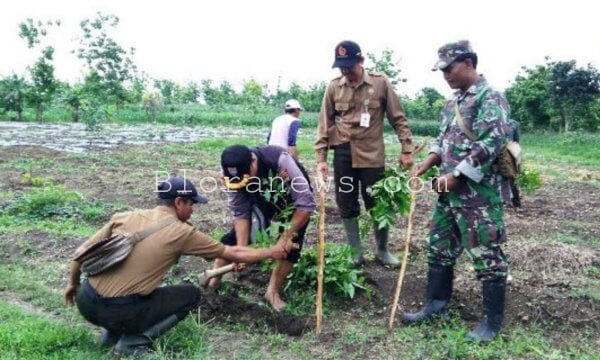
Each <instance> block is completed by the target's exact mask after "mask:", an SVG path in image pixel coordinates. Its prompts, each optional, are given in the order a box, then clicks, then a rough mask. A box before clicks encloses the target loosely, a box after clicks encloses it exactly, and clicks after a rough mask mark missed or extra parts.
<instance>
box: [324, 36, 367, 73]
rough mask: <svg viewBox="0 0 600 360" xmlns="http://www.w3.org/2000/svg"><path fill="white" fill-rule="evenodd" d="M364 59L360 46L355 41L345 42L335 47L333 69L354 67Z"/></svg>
mask: <svg viewBox="0 0 600 360" xmlns="http://www.w3.org/2000/svg"><path fill="white" fill-rule="evenodd" d="M362 59H363V56H362V52H361V51H360V46H358V44H357V43H355V42H354V41H350V40H344V41H342V42H341V43H339V44H337V46H336V47H335V61H334V62H333V66H332V67H334V68H336V67H352V66H353V65H354V64H356V63H357V62H358V61H359V60H362Z"/></svg>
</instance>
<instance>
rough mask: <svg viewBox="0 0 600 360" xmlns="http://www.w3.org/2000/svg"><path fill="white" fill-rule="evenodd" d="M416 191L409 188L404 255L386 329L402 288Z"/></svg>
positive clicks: (391, 321)
mask: <svg viewBox="0 0 600 360" xmlns="http://www.w3.org/2000/svg"><path fill="white" fill-rule="evenodd" d="M416 196H417V195H416V191H413V190H411V192H410V211H409V213H408V226H407V227H406V240H405V244H404V256H403V258H402V266H401V267H400V274H399V276H398V282H397V283H396V293H395V294H394V301H393V303H392V311H391V313H390V321H389V323H388V330H389V331H392V329H393V328H394V318H395V317H396V308H397V307H398V301H399V300H400V290H402V282H403V281H404V272H405V271H406V264H407V263H408V252H409V249H410V236H411V232H412V220H413V214H414V212H415V198H416Z"/></svg>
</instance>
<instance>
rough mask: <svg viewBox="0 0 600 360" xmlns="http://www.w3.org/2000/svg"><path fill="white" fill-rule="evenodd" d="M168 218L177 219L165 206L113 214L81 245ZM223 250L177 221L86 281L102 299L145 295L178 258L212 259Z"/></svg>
mask: <svg viewBox="0 0 600 360" xmlns="http://www.w3.org/2000/svg"><path fill="white" fill-rule="evenodd" d="M169 216H177V215H176V214H175V210H174V209H173V208H172V207H169V206H157V207H155V208H154V209H150V210H139V211H128V212H123V213H117V214H115V215H113V217H112V218H111V220H110V221H109V222H108V223H107V224H106V225H104V227H102V229H100V230H99V231H98V232H96V234H94V235H93V236H92V237H90V238H89V239H88V240H87V241H86V242H84V243H83V244H82V245H81V246H86V247H87V246H89V245H90V244H93V243H95V242H97V241H100V240H102V239H104V238H106V237H108V236H110V235H111V234H114V233H120V234H124V233H128V234H133V233H135V232H137V231H140V230H143V229H145V228H147V227H148V226H150V225H152V224H154V223H155V222H157V221H161V220H163V219H165V218H167V217H169ZM224 251H225V246H224V245H223V244H221V243H219V242H216V241H215V240H213V239H212V238H211V237H209V236H208V235H206V234H203V233H201V232H200V231H198V230H196V229H195V228H194V227H193V226H192V224H190V223H189V222H181V221H179V220H177V221H175V222H174V223H172V224H171V225H169V226H166V227H164V228H162V229H161V230H159V231H157V232H155V233H154V234H152V235H150V236H148V237H146V238H145V239H143V240H142V241H140V242H139V243H137V244H136V245H135V246H134V247H133V249H132V251H131V253H130V254H129V256H128V257H127V258H126V259H125V260H124V261H123V262H122V263H121V264H119V265H116V266H115V267H114V268H111V269H109V270H107V271H105V272H103V273H100V274H98V275H95V276H91V277H90V278H89V280H88V281H89V283H90V285H92V287H93V288H94V289H96V291H97V292H98V293H99V294H100V295H102V296H105V297H117V296H125V295H131V294H139V295H147V294H149V293H151V292H152V291H153V290H154V289H156V288H157V287H158V285H159V284H160V282H161V281H162V279H163V277H164V275H165V274H166V273H167V271H169V269H170V268H171V266H172V265H173V264H175V263H176V262H177V261H178V260H179V257H180V256H181V255H196V256H201V257H203V258H205V259H214V258H217V257H220V256H221V255H222V254H223V252H224Z"/></svg>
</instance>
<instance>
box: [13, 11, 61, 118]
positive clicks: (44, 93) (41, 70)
mask: <svg viewBox="0 0 600 360" xmlns="http://www.w3.org/2000/svg"><path fill="white" fill-rule="evenodd" d="M54 25H56V26H60V21H58V20H57V21H56V22H54V21H48V22H46V23H43V22H41V21H38V22H37V23H35V22H34V21H33V19H27V20H26V21H25V22H23V23H20V24H19V37H21V38H22V39H25V40H26V41H27V46H28V47H29V48H30V49H32V48H35V47H38V45H40V43H41V37H45V36H46V35H47V33H48V30H47V27H50V26H54ZM53 55H54V48H53V47H52V46H46V47H44V48H43V49H42V56H40V57H39V58H38V60H37V61H36V62H35V64H33V66H30V67H29V68H28V69H29V75H30V77H31V87H30V88H29V89H28V91H27V93H26V96H25V99H26V101H27V103H28V104H29V105H31V106H33V107H34V108H35V110H36V112H35V113H36V120H37V121H41V120H42V116H43V113H44V106H45V105H46V104H48V103H49V102H50V101H52V97H53V95H54V92H55V91H56V88H57V81H56V78H55V77H54V65H53V64H52V60H53Z"/></svg>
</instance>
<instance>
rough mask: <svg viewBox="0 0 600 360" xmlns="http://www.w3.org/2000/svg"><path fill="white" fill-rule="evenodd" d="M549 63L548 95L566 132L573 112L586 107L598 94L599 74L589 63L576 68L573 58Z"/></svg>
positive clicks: (599, 86) (599, 87) (599, 85)
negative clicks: (583, 66)
mask: <svg viewBox="0 0 600 360" xmlns="http://www.w3.org/2000/svg"><path fill="white" fill-rule="evenodd" d="M551 65H552V67H551V70H550V76H549V85H550V97H551V99H552V101H553V103H554V106H555V107H556V108H557V109H558V110H559V113H560V116H561V119H562V123H563V129H564V130H565V132H568V131H569V130H570V128H571V122H572V120H573V115H574V114H575V112H577V111H581V110H583V109H585V108H587V107H588V106H589V105H591V104H592V103H593V102H594V100H596V98H597V97H598V95H599V94H600V74H598V70H597V69H596V68H595V67H593V66H592V65H591V64H588V65H587V67H585V68H578V67H577V65H576V63H575V60H571V61H558V62H554V63H551Z"/></svg>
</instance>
